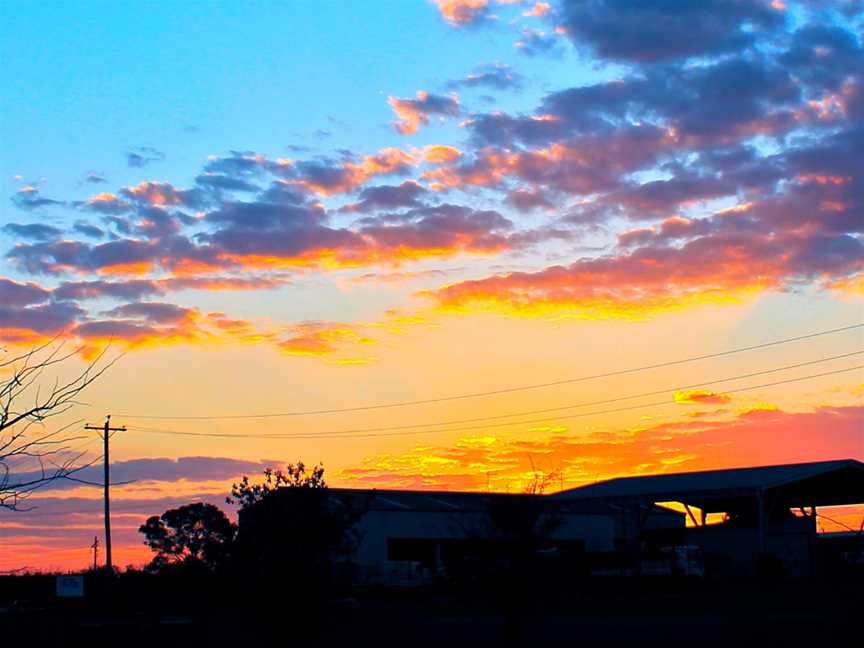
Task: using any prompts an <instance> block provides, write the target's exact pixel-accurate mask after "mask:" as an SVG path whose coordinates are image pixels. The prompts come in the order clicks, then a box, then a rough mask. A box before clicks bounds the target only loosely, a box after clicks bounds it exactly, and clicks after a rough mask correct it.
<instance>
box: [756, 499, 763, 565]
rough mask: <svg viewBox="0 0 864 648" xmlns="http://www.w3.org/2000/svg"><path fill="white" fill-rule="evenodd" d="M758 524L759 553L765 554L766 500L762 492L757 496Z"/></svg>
mask: <svg viewBox="0 0 864 648" xmlns="http://www.w3.org/2000/svg"><path fill="white" fill-rule="evenodd" d="M756 524H757V530H758V531H757V532H758V534H759V553H760V554H764V553H765V498H764V496H763V493H762V491H759V494H758V495H757V496H756Z"/></svg>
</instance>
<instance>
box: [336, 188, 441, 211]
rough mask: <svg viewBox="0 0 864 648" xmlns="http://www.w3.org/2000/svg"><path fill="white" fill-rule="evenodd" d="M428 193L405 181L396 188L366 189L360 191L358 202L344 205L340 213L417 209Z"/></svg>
mask: <svg viewBox="0 0 864 648" xmlns="http://www.w3.org/2000/svg"><path fill="white" fill-rule="evenodd" d="M428 193H429V192H428V190H426V189H425V188H423V187H422V186H421V185H420V184H418V183H417V182H416V181H414V180H405V181H404V182H403V183H401V184H399V185H396V186H394V185H378V186H375V187H366V188H364V189H363V190H362V191H360V193H359V196H358V197H359V198H360V200H359V201H358V202H356V203H351V204H349V205H346V206H345V207H343V208H342V209H341V211H346V212H371V211H375V210H378V209H398V208H401V207H419V206H420V204H421V203H420V200H419V199H420V198H421V197H422V196H424V195H426V194H428Z"/></svg>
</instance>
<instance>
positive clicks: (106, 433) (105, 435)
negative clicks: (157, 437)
mask: <svg viewBox="0 0 864 648" xmlns="http://www.w3.org/2000/svg"><path fill="white" fill-rule="evenodd" d="M84 429H85V430H99V431H101V432H102V441H103V454H102V463H103V469H104V474H105V477H104V479H105V484H104V490H105V567H106V568H107V569H108V573H111V571H112V568H113V564H112V562H111V500H110V492H109V489H110V484H111V482H110V475H109V466H110V458H109V455H108V439H110V438H111V434H112V433H113V432H125V431H126V427H125V426H121V427H113V428H112V427H111V415H110V414H109V415H108V416H106V417H105V425H103V426H101V427H100V426H98V425H85V426H84Z"/></svg>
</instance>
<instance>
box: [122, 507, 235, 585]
mask: <svg viewBox="0 0 864 648" xmlns="http://www.w3.org/2000/svg"><path fill="white" fill-rule="evenodd" d="M138 530H139V531H140V532H141V533H143V534H144V537H145V541H144V543H145V544H146V545H147V546H149V547H150V549H152V550H153V551H154V552H155V553H156V556H155V557H154V559H153V562H152V563H151V567H153V568H157V569H158V568H161V567H164V566H168V565H175V564H200V565H204V566H206V567H208V568H209V569H215V568H216V567H218V566H219V565H220V564H222V563H223V562H224V561H225V560H226V558H227V557H228V556H229V555H230V553H231V549H232V545H233V543H234V538H235V536H236V533H237V527H236V525H235V524H234V523H233V522H231V520H229V519H228V517H227V516H226V515H225V513H223V512H222V511H221V510H220V509H219V508H218V507H216V506H214V505H212V504H204V503H202V502H198V503H195V504H186V505H185V506H181V507H179V508H176V509H170V510H168V511H165V512H164V513H163V514H162V515H161V516H156V515H154V516H152V517H150V518H148V520H147V521H146V522H145V523H144V524H142V525H141V527H140V528H139V529H138Z"/></svg>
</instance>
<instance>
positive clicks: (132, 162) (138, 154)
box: [126, 146, 165, 169]
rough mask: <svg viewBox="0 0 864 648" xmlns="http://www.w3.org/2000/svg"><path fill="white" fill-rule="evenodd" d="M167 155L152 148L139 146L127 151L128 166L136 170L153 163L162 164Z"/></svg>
mask: <svg viewBox="0 0 864 648" xmlns="http://www.w3.org/2000/svg"><path fill="white" fill-rule="evenodd" d="M164 159H165V154H164V153H163V152H162V151H159V150H157V149H155V148H153V147H152V146H138V147H136V148H133V149H129V150H128V151H126V164H127V165H128V166H130V167H133V168H135V169H143V168H144V167H146V166H148V165H150V164H151V163H153V162H161V161H162V160H164Z"/></svg>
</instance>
